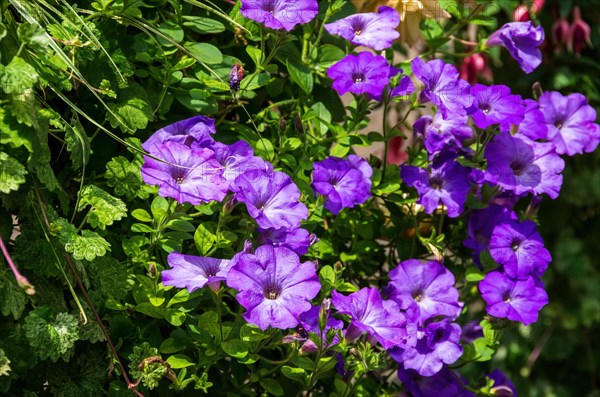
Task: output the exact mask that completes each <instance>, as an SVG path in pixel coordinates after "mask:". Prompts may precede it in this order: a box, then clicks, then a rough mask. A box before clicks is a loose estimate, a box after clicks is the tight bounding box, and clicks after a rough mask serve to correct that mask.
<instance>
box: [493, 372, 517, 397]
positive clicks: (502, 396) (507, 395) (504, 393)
mask: <svg viewBox="0 0 600 397" xmlns="http://www.w3.org/2000/svg"><path fill="white" fill-rule="evenodd" d="M487 377H488V378H490V379H492V380H493V381H494V385H493V386H492V388H491V389H490V393H492V395H494V396H498V397H518V396H517V389H516V388H515V385H514V384H513V383H512V382H511V380H510V379H508V377H507V376H506V375H505V374H504V373H503V372H502V371H500V370H499V369H497V368H496V369H494V370H493V371H492V372H490V373H489V374H488V375H487Z"/></svg>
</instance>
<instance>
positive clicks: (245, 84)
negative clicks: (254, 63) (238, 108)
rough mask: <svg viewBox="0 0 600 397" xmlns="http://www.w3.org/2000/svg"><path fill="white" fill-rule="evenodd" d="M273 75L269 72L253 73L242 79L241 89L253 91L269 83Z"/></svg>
mask: <svg viewBox="0 0 600 397" xmlns="http://www.w3.org/2000/svg"><path fill="white" fill-rule="evenodd" d="M270 79H271V77H270V76H269V75H268V74H267V73H259V74H251V75H248V76H246V77H244V78H243V79H242V81H241V82H240V90H242V91H252V90H255V89H257V88H260V87H262V86H264V85H267V84H268V83H269V80H270Z"/></svg>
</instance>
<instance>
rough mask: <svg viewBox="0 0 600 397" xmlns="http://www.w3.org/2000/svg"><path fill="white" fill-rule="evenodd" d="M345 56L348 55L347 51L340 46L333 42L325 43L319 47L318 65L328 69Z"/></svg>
mask: <svg viewBox="0 0 600 397" xmlns="http://www.w3.org/2000/svg"><path fill="white" fill-rule="evenodd" d="M344 56H346V53H345V52H344V50H342V49H341V48H340V47H338V46H335V45H332V44H325V45H323V46H321V47H320V48H319V62H318V63H317V66H318V67H321V68H324V69H327V68H329V67H330V66H331V65H333V64H334V63H336V62H337V61H339V60H340V59H342V58H343V57H344Z"/></svg>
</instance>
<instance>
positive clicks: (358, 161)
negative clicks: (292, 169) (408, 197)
mask: <svg viewBox="0 0 600 397" xmlns="http://www.w3.org/2000/svg"><path fill="white" fill-rule="evenodd" d="M372 174H373V169H372V168H371V166H370V165H369V163H367V162H366V161H365V160H364V159H362V158H360V157H359V156H357V155H354V154H351V155H349V156H348V157H347V158H346V159H341V158H339V157H327V158H326V159H325V160H322V161H317V162H315V164H314V168H313V174H312V179H313V182H312V186H313V188H314V189H315V191H316V192H317V193H319V194H321V195H323V196H325V197H326V198H327V200H326V201H325V204H324V206H325V208H327V209H328V210H329V211H331V212H332V213H333V214H334V215H337V214H338V213H339V212H340V211H341V210H342V208H352V207H354V206H355V205H359V204H362V203H364V202H365V201H367V199H368V198H369V197H371V175H372Z"/></svg>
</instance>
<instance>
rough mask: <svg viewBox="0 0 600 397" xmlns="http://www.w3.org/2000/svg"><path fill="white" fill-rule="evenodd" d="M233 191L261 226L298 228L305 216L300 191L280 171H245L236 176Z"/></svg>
mask: <svg viewBox="0 0 600 397" xmlns="http://www.w3.org/2000/svg"><path fill="white" fill-rule="evenodd" d="M233 190H234V191H235V198H236V199H237V200H238V201H240V202H242V203H244V204H246V208H247V209H248V213H249V214H250V216H251V217H253V218H254V219H256V223H258V226H260V227H261V228H262V229H269V228H274V229H280V228H287V229H297V228H298V227H300V221H301V220H302V219H306V218H307V216H308V209H307V208H306V205H304V204H303V203H301V202H299V201H298V198H299V197H300V190H298V187H297V186H296V185H295V184H294V182H293V181H292V179H291V178H290V177H289V176H288V175H286V174H285V173H283V172H280V171H273V172H270V173H267V172H265V171H258V170H251V171H248V172H246V173H244V174H242V175H240V176H238V177H237V178H236V180H235V182H234V184H233Z"/></svg>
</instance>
